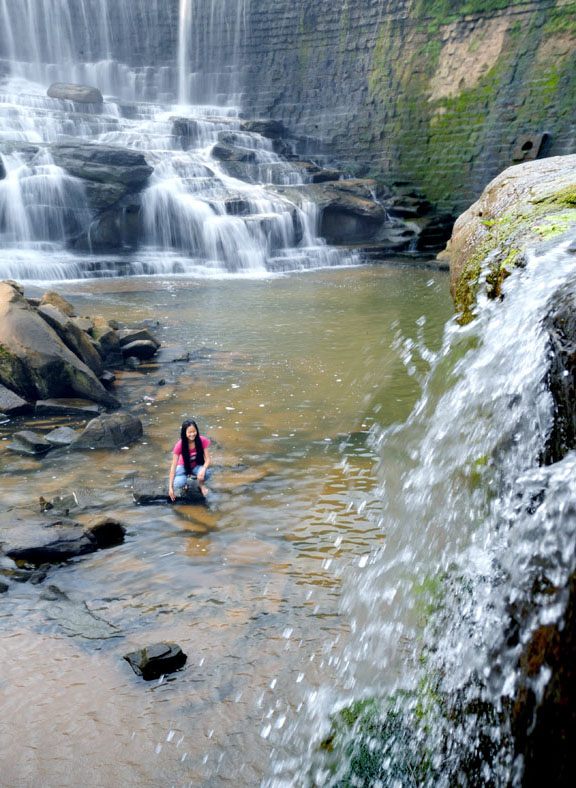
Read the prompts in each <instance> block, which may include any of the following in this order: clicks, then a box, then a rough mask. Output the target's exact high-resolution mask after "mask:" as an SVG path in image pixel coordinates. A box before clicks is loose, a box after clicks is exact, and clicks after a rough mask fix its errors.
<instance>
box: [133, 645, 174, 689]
mask: <svg viewBox="0 0 576 788" xmlns="http://www.w3.org/2000/svg"><path fill="white" fill-rule="evenodd" d="M123 659H125V660H126V661H127V662H128V663H129V664H130V666H131V668H132V670H133V671H134V673H136V675H137V676H142V678H143V679H144V680H145V681H152V680H153V679H158V678H160V676H162V675H163V674H165V673H174V671H176V670H180V668H182V667H184V665H185V664H186V660H187V659H188V657H187V656H186V654H184V652H183V651H182V649H181V648H180V646H179V645H177V644H176V643H155V644H154V645H152V646H146V647H145V648H141V649H139V650H138V651H131V652H130V653H129V654H125V655H124V657H123Z"/></svg>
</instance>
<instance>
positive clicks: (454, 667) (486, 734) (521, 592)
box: [265, 244, 576, 788]
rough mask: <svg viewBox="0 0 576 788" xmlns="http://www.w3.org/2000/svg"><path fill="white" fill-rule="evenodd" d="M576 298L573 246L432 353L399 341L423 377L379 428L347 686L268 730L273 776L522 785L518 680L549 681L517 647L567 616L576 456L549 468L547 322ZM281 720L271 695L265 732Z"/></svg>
mask: <svg viewBox="0 0 576 788" xmlns="http://www.w3.org/2000/svg"><path fill="white" fill-rule="evenodd" d="M574 292H576V270H575V268H574V252H573V251H570V250H569V249H568V248H567V244H564V245H563V246H560V247H558V248H556V249H555V250H552V251H549V252H546V253H543V254H540V255H538V256H535V255H533V256H532V257H531V259H530V260H529V262H528V264H527V267H526V268H525V269H523V270H516V271H515V272H514V273H513V274H512V275H511V276H510V277H509V279H508V280H507V281H506V282H505V284H504V287H503V294H504V297H503V301H502V302H493V301H492V302H488V301H486V302H485V303H482V304H481V309H480V314H479V316H478V317H477V319H476V320H475V321H474V322H472V323H471V324H469V325H467V326H465V327H458V326H456V325H455V324H450V325H448V327H447V329H446V333H445V340H444V344H443V347H442V350H441V351H440V352H439V353H438V354H436V355H434V354H432V353H430V352H429V351H427V349H426V348H423V347H419V345H418V342H417V341H415V340H411V339H406V338H403V337H399V340H398V349H399V352H400V353H401V354H402V356H403V358H404V360H405V363H406V365H407V368H408V370H411V371H414V369H415V368H414V367H413V364H412V359H413V358H414V355H415V354H416V353H418V352H420V354H421V355H422V357H423V358H424V359H425V360H426V361H428V362H429V363H430V365H431V371H430V373H429V375H428V376H427V378H426V379H425V381H424V382H423V390H422V396H421V398H420V400H419V402H418V404H417V405H416V407H415V409H414V411H413V413H412V414H411V416H410V417H409V419H408V420H407V421H406V423H404V424H401V425H397V426H394V427H391V428H389V429H386V430H384V431H381V432H375V433H374V435H373V440H374V443H375V445H376V446H378V447H379V452H380V456H381V457H382V462H381V468H380V475H381V496H382V516H381V520H380V523H381V529H382V534H383V546H382V547H381V548H380V549H378V550H377V551H375V552H374V553H373V554H372V555H370V556H369V557H363V558H362V559H361V560H360V561H359V564H358V566H356V568H352V569H351V571H350V576H349V577H348V578H347V583H346V590H345V593H344V596H343V602H342V613H343V615H345V616H346V617H347V619H348V620H349V622H350V627H351V631H352V635H351V637H350V640H349V642H348V643H347V645H346V647H345V648H344V650H343V651H342V652H341V653H340V655H339V656H338V658H337V664H338V674H339V681H338V682H337V685H336V686H334V685H332V686H330V687H314V688H309V689H308V690H307V692H306V695H305V697H304V698H303V699H302V704H301V705H302V711H301V712H300V714H299V715H298V714H296V713H295V712H293V719H292V723H291V726H290V727H289V728H287V729H285V730H284V731H283V733H282V734H280V733H277V734H274V733H272V734H271V738H272V742H273V745H274V746H275V748H276V749H277V752H279V753H280V755H279V756H277V759H276V763H275V769H274V775H273V776H272V777H270V779H269V780H267V781H266V782H265V786H266V787H267V788H272V787H274V788H280V786H283V787H284V788H286V787H287V786H292V787H293V788H296V786H301V785H311V786H323V787H324V788H329V787H330V788H336V786H338V787H339V788H342V787H343V786H350V785H366V786H367V785H370V786H376V785H379V786H386V787H388V786H390V787H392V786H394V788H396V787H398V788H400V786H414V785H418V786H429V788H432V786H434V788H438V786H440V788H443V786H446V788H448V786H452V785H462V786H497V787H499V788H504V787H505V786H510V785H512V786H519V785H520V784H521V777H522V770H523V759H522V755H521V754H519V752H518V751H516V750H515V748H514V739H513V735H512V734H513V726H514V714H515V713H516V712H515V709H516V706H515V704H517V703H518V702H519V698H521V697H522V692H523V691H524V690H526V691H528V692H529V693H531V695H532V696H533V698H534V702H535V704H536V705H538V703H539V702H540V700H541V699H542V697H543V693H544V691H545V688H546V685H547V682H548V680H549V678H550V669H549V668H548V667H547V666H546V665H545V664H544V665H542V666H541V667H540V668H538V669H536V668H532V671H531V672H528V673H527V671H526V670H524V671H522V670H521V668H520V659H521V655H522V653H523V649H525V648H526V646H527V644H528V643H530V641H531V638H532V637H533V636H534V633H537V632H539V631H540V630H541V628H542V627H547V626H551V625H555V624H557V623H559V622H561V620H562V616H563V613H564V611H565V607H566V602H567V593H568V590H567V589H568V582H569V579H570V577H571V575H572V573H573V572H574V571H575V569H576V557H575V553H574V538H575V536H576V507H575V506H574V479H575V478H576V476H575V473H576V451H569V452H568V453H566V454H565V456H563V457H559V458H554V459H556V460H557V461H556V462H553V463H551V464H547V465H542V462H543V458H545V457H546V453H547V445H548V442H549V440H550V436H551V433H552V430H553V425H554V403H553V400H552V396H551V393H550V389H549V387H548V385H547V374H548V370H549V367H550V335H549V333H548V332H549V328H548V327H549V320H548V319H547V316H549V315H550V314H551V313H552V312H553V310H554V307H555V306H556V305H557V304H558V303H559V300H560V297H561V296H562V295H563V294H564V295H565V294H566V293H569V294H573V293H574ZM547 326H548V327H547ZM565 374H568V373H565ZM280 714H282V715H285V714H286V707H285V705H283V704H282V702H281V699H278V700H277V702H276V703H275V705H274V706H272V707H271V708H270V710H269V712H268V713H267V714H266V719H267V721H268V722H269V724H270V727H271V729H272V731H274V730H275V727H274V720H275V716H276V715H280ZM527 725H528V727H530V718H528V722H527ZM274 736H276V738H274Z"/></svg>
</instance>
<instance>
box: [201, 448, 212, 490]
mask: <svg viewBox="0 0 576 788" xmlns="http://www.w3.org/2000/svg"><path fill="white" fill-rule="evenodd" d="M211 462H212V460H211V459H210V454H209V452H208V449H204V465H203V466H202V467H201V468H200V470H199V471H198V481H199V482H203V481H204V477H205V476H206V471H207V470H208V466H209V465H210V463H211Z"/></svg>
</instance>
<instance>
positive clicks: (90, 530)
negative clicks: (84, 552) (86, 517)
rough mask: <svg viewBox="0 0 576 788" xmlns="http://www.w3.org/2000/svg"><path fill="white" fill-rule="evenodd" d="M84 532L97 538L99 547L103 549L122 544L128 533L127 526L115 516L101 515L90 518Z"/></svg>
mask: <svg viewBox="0 0 576 788" xmlns="http://www.w3.org/2000/svg"><path fill="white" fill-rule="evenodd" d="M84 532H85V533H87V534H89V535H90V536H91V537H92V538H93V539H95V540H96V544H97V545H98V548H99V549H100V550H103V549H105V548H107V547H115V546H116V545H119V544H122V542H123V541H124V537H125V535H126V527H125V526H124V525H123V524H122V523H121V522H120V521H119V520H115V519H114V518H113V517H108V516H106V515H100V516H98V517H94V518H93V519H92V520H90V522H89V523H88V525H87V526H86V528H85V529H84Z"/></svg>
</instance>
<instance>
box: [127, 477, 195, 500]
mask: <svg viewBox="0 0 576 788" xmlns="http://www.w3.org/2000/svg"><path fill="white" fill-rule="evenodd" d="M132 494H133V496H134V501H135V502H136V503H137V504H138V505H139V506H154V505H156V504H162V503H167V504H171V503H204V502H205V500H206V499H205V498H204V496H203V495H202V493H201V492H200V487H199V486H198V482H197V481H196V479H194V480H190V483H189V484H188V489H187V490H181V491H180V492H179V493H178V494H177V496H176V500H175V501H172V499H171V498H170V496H169V495H168V483H167V482H164V483H163V484H159V483H158V481H157V480H156V479H147V478H144V477H140V476H137V477H136V478H135V479H134V481H133V482H132Z"/></svg>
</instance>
